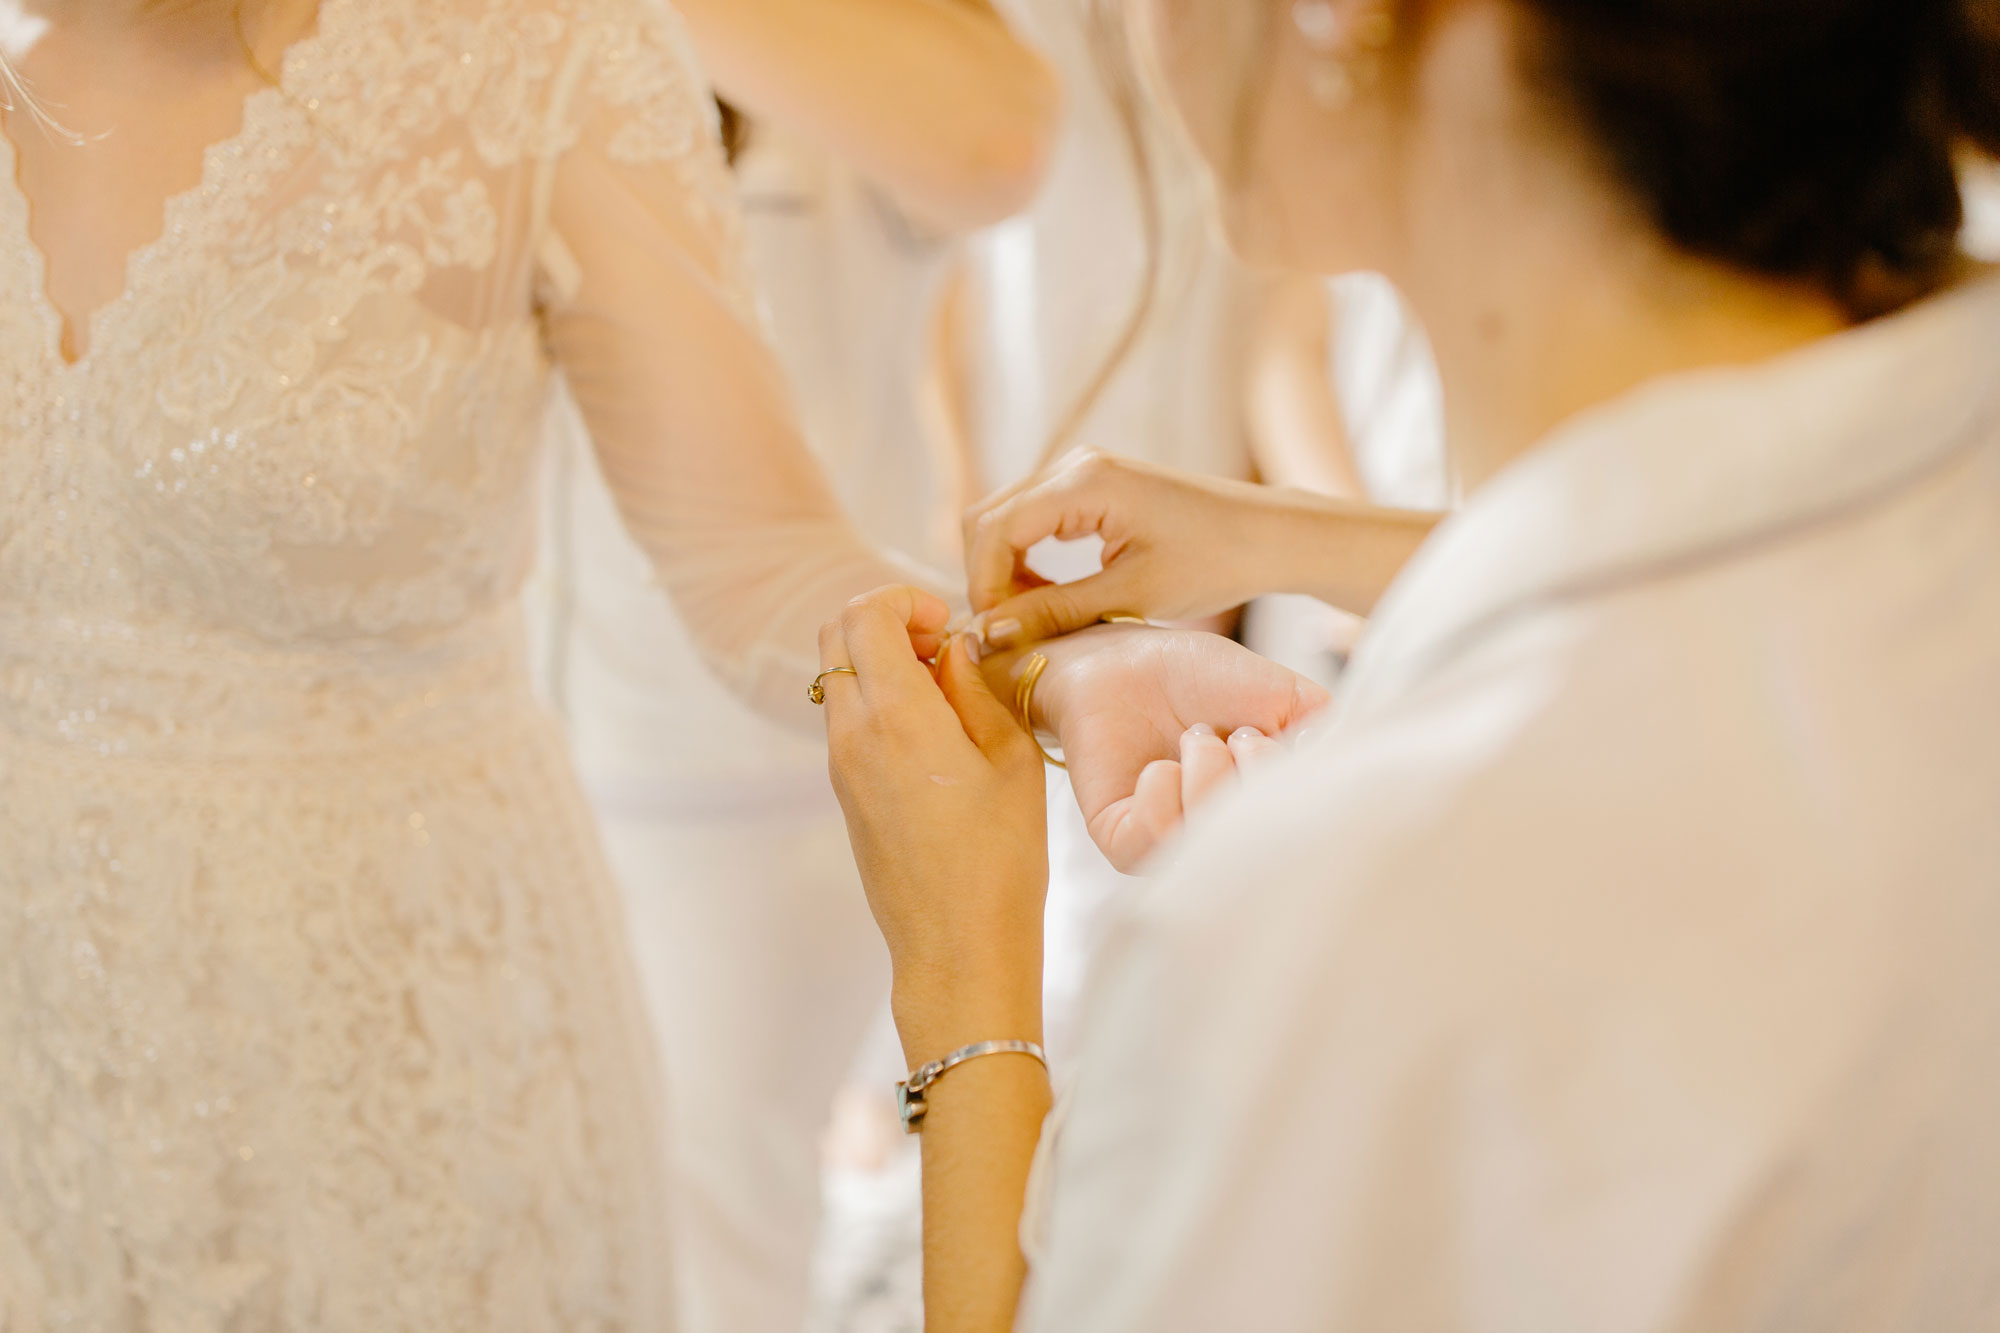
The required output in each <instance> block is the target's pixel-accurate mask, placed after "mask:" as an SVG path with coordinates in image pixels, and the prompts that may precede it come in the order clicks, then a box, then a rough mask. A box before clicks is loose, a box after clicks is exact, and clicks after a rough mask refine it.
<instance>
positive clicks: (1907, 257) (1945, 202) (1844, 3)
mask: <svg viewBox="0 0 2000 1333" xmlns="http://www.w3.org/2000/svg"><path fill="white" fill-rule="evenodd" d="M1524 3H1525V4H1526V6H1527V8H1528V9H1529V10H1530V11H1532V12H1533V13H1534V14H1535V15H1537V17H1538V19H1539V25H1538V26H1539V28H1540V29H1541V31H1540V32H1539V34H1538V36H1539V38H1540V40H1539V41H1537V42H1536V43H1535V55H1534V60H1535V61H1536V63H1537V65H1538V70H1537V72H1538V73H1539V74H1540V75H1541V76H1542V80H1541V81H1542V82H1543V84H1544V86H1548V87H1551V88H1553V89H1554V90H1555V91H1556V92H1557V93H1558V95H1559V96H1562V97H1564V98H1566V99H1567V100H1568V101H1569V102H1570V103H1571V104H1572V105H1573V106H1574V107H1575V108H1576V109H1577V110H1578V111H1580V112H1581V114H1582V115H1583V117H1584V119H1585V121H1586V123H1587V124H1588V125H1589V126H1590V127H1591V129H1592V130H1593V131H1594V132H1595V137H1596V138H1597V139H1598V140H1599V141H1600V142H1601V143H1602V144H1603V145H1605V147H1606V149H1607V151H1608V153H1609V156H1610V159H1611V161H1612V163H1613V164H1614V165H1615V167H1616V169H1617V170H1618V171H1619V173H1620V174H1621V175H1622V177H1623V179H1624V180H1625V181H1626V183H1627V185H1628V186H1629V187H1630V188H1631V189H1633V190H1634V191H1635V192H1636V193H1637V195H1638V196H1639V197H1640V199H1641V200H1643V201H1644V203H1645V204H1646V206H1647V207H1648V208H1649V209H1650V211H1651V213H1652V215H1653V218H1654V220H1655V222H1656V223H1657V224H1658V225H1659V227H1660V228H1661V229H1662V230H1663V231H1664V232H1665V233H1666V234H1667V235H1668V236H1670V237H1671V238H1672V239H1673V240H1674V241H1675V242H1677V243H1678V244H1680V245H1681V246H1683V247H1685V248H1687V249H1688V250H1691V251H1694V252H1697V253H1700V254H1705V255H1709V256H1712V257H1714V258H1717V259H1720V260H1723V261H1725V262H1728V263H1731V264H1734V265H1737V266H1739V267H1742V268H1746V269H1749V270H1752V271H1755V272H1759V273H1766V274H1769V275H1772V276H1774V277H1779V278H1789V279H1798V280H1803V281H1808V282H1813V283H1816V284H1818V285H1820V286H1821V287H1823V288H1824V289H1825V290H1827V291H1829V292H1831V293H1833V294H1834V295H1835V296H1836V297H1838V298H1839V299H1840V300H1841V301H1842V302H1843V303H1844V304H1846V305H1847V307H1848V308H1849V309H1850V310H1852V311H1854V312H1855V313H1856V314H1859V315H1869V314H1874V313H1878V312H1881V311H1884V310H1888V309H1893V308H1894V307H1896V306H1898V305H1901V304H1903V303H1904V302H1906V301H1908V300H1911V299H1913V298H1914V297H1916V296H1919V295H1922V294H1923V293H1925V292H1927V291H1929V290H1931V289H1932V288H1933V287H1935V286H1936V285H1937V284H1938V283H1939V282H1940V281H1941V280H1942V279H1943V277H1944V275H1945V273H1946V271H1947V270H1948V269H1949V267H1950V266H1951V264H1952V262H1953V257H1954V254H1955V245H1956V240H1957V236H1958V232H1959V228H1960V225H1961V222H1962V209H1961V205H1960V199H1959V190H1958V178H1957V174H1956V161H1955V159H1956V156H1957V153H1958V152H1959V150H1960V149H1961V148H1963V147H1965V146H1967V145H1968V144H1970V145H1973V146H1977V147H1980V148H1983V149H1985V150H1986V151H1988V152H1992V153H1996V154H2000V0H1524Z"/></svg>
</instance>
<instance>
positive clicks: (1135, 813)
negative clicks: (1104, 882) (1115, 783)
mask: <svg viewBox="0 0 2000 1333" xmlns="http://www.w3.org/2000/svg"><path fill="white" fill-rule="evenodd" d="M1180 824H1181V765H1180V763H1179V761H1177V760H1173V759H1156V760H1154V761H1153V762H1152V763H1150V764H1148V765H1146V767H1145V768H1144V769H1142V770H1141V771H1140V773H1139V781H1138V783H1137V785H1135V786H1134V787H1133V789H1132V794H1131V795H1130V796H1127V797H1125V798H1124V799H1123V800H1118V801H1113V802H1112V803H1111V804H1110V805H1107V806H1105V807H1104V809H1102V810H1100V811H1098V812H1097V817H1096V818H1094V819H1092V820H1091V821H1090V836H1091V840H1092V841H1093V842H1095V843H1096V844H1097V846H1098V850H1099V851H1102V852H1103V853H1104V856H1105V859H1106V860H1108V861H1110V862H1111V864H1112V865H1113V866H1115V867H1116V868H1117V869H1118V870H1120V871H1122V872H1123V873H1125V874H1127V875H1131V874H1136V873H1138V870H1139V867H1140V866H1141V865H1142V864H1144V862H1145V860H1146V858H1147V857H1148V856H1151V855H1152V854H1153V850H1154V849H1155V848H1157V847H1158V846H1159V845H1160V844H1161V843H1163V842H1165V841H1166V840H1167V839H1168V838H1169V837H1171V836H1173V832H1174V830H1175V829H1177V828H1179V827H1180Z"/></svg>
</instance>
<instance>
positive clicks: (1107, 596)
mask: <svg viewBox="0 0 2000 1333" xmlns="http://www.w3.org/2000/svg"><path fill="white" fill-rule="evenodd" d="M1124 583H1125V580H1124V579H1123V578H1122V577H1120V576H1119V574H1118V573H1117V572H1116V571H1113V570H1105V571H1104V572H1103V573H1100V574H1092V575H1091V576H1090V577H1088V578H1083V579H1078V580H1077V581H1076V582H1074V583H1051V584H1048V585H1047V586H1045V587H1040V588H1031V589H1029V590H1028V591H1026V592H1022V593H1017V594H1015V595H1014V596H1012V597H1008V598H1007V599H1005V600H1004V601H1002V602H1000V603H999V604H998V605H996V606H994V607H993V608H992V609H991V610H989V611H988V612H986V614H985V615H984V616H983V617H982V618H981V623H980V635H981V637H982V638H983V639H984V640H985V641H986V644H987V646H988V647H991V648H1011V647H1013V646H1015V645H1016V644H1023V643H1040V642H1042V641H1043V640H1045V639H1059V638H1061V637H1062V636H1063V635H1065V634H1071V633H1074V632H1075V631H1077V630H1080V629H1088V628H1089V627H1090V626H1092V625H1095V624H1096V623H1097V622H1098V620H1099V619H1101V618H1102V617H1103V616H1104V615H1105V613H1106V612H1109V611H1123V610H1126V609H1127V607H1126V604H1125V599H1124V595H1123V593H1122V592H1121V589H1122V587H1123V585H1124Z"/></svg>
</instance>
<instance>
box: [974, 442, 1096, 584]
mask: <svg viewBox="0 0 2000 1333" xmlns="http://www.w3.org/2000/svg"><path fill="white" fill-rule="evenodd" d="M1116 471H1117V469H1116V466H1115V465H1114V464H1112V463H1111V462H1110V461H1109V460H1107V459H1105V458H1104V457H1103V455H1100V454H1082V455H1076V456H1073V457H1072V458H1070V459H1069V460H1067V461H1065V462H1064V463H1061V464H1058V465H1057V467H1056V469H1055V470H1054V471H1052V472H1051V473H1050V474H1049V475H1048V476H1047V477H1046V478H1043V479H1041V480H1038V481H1036V482H1035V483H1033V484H1031V485H1029V486H1026V487H1024V488H1023V489H1021V490H1019V491H1016V492H1015V493H1013V494H1011V495H1003V496H1002V497H1001V498H1000V499H997V500H995V501H992V502H990V503H989V504H988V505H987V507H986V508H985V509H983V510H982V511H980V512H979V513H978V514H976V515H975V516H974V517H973V518H972V520H971V521H970V523H969V525H968V527H969V531H968V532H967V534H966V552H965V569H966V583H967V587H968V589H969V591H970V593H971V596H972V609H973V610H975V611H984V610H987V609H989V608H991V607H993V606H994V605H996V604H997V603H999V602H1000V601H1001V600H1002V599H1004V598H1005V597H1006V596H1007V595H1008V593H1009V592H1011V591H1012V590H1013V574H1014V569H1015V559H1016V557H1017V556H1018V555H1020V554H1021V553H1022V552H1024V551H1026V550H1027V549H1028V548H1029V547H1031V546H1033V545H1034V544H1035V543H1037V542H1039V541H1042V540H1044V539H1046V538H1049V537H1059V538H1065V539H1067V538H1071V537H1082V536H1086V535H1088V534H1090V533H1093V532H1097V531H1099V530H1100V529H1101V528H1102V527H1103V525H1104V521H1105V518H1106V516H1107V515H1108V514H1109V513H1110V512H1111V505H1112V496H1111V491H1112V489H1113V482H1112V478H1113V477H1114V476H1115V475H1116Z"/></svg>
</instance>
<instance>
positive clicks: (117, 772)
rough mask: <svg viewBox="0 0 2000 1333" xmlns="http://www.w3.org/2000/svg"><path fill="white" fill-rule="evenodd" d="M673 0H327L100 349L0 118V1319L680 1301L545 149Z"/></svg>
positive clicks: (638, 59) (589, 1317)
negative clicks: (607, 744)
mask: <svg viewBox="0 0 2000 1333" xmlns="http://www.w3.org/2000/svg"><path fill="white" fill-rule="evenodd" d="M712 116H713V109H712V106H711V105H710V104H709V103H708V102H707V100H706V91H705V88H704V86H703V84H702V81H701V79H700V77H699V75H698V74H697V73H696V72H695V71H694V70H693V67H692V64H691V62H690V60H689V59H688V57H687V53H686V50H685V46H684V42H683V39H682V37H681V35H680V33H679V30H678V27H677V25H676V22H675V20H674V18H673V16H672V15H671V14H670V13H669V12H667V11H666V9H665V8H664V6H663V5H662V4H660V3H658V0H325V3H324V4H323V5H322V12H321V18H320V25H319V29H318V31H317V32H316V33H315V34H314V35H313V36H311V37H309V38H307V39H305V40H304V41H302V42H301V43H300V44H298V45H297V46H295V47H294V48H293V49H292V50H291V52H289V53H288V55H287V58H286V60H285V64H284V69H283V75H282V86H281V87H279V88H273V89H270V90H267V91H265V92H260V93H258V94H256V95H254V96H253V97H252V98H251V99H250V100H249V102H248V103H247V104H246V107H245V114H244V120H243V125H242V128H241V130H240V132H239V133H238V134H237V135H235V136H234V137H233V138H230V139H228V140H226V141H225V142H223V143H220V144H217V145H215V146H214V147H212V148H210V149H209V150H208V152H207V154H206V157H205V167H204V175H203V178H202V182H201V184H200V185H199V186H198V187H197V188H196V189H194V190H192V191H190V192H188V193H187V194H184V195H182V196H179V197H177V198H175V199H173V200H171V201H169V203H168V206H167V209H166V214H165V226H164V230H163V232H162V234H161V236H160V239H159V240H158V241H157V242H155V243H154V244H152V245H150V246H148V247H146V248H144V249H143V250H141V251H140V252H139V253H138V254H136V255H134V256H133V257H132V259H131V262H130V264H129V266H128V269H127V274H128V284H127V288H126V291H125V294H124V295H123V296H121V297H120V298H118V299H117V300H116V301H115V302H114V303H113V304H112V305H111V306H109V307H107V308H106V309H105V310H103V311H101V312H99V314H98V315H97V316H96V317H94V318H93V319H92V321H91V323H90V327H89V330H88V332H89V337H88V349H89V350H88V353H87V355H86V356H85V357H84V358H83V360H81V361H80V362H78V363H76V364H74V365H71V364H66V363H65V362H64V361H63V359H62V357H61V355H60V354H59V352H58V350H57V349H58V346H59V336H60V332H61V329H60V317H59V316H58V315H57V314H56V313H55V311H54V308H53V306H52V305H50V303H49V302H48V300H47V298H46V296H45V294H44V293H45V278H46V275H45V273H44V272H43V266H42V259H41V257H40V255H39V253H38V252H37V251H36V250H35V248H34V246H33V244H32V242H31V241H30V239H29V235H30V234H29V231H28V210H27V203H26V200H25V199H24V198H23V197H22V196H21V195H20V193H19V191H18V189H16V188H15V187H13V186H12V184H11V183H10V182H11V178H12V177H13V175H14V171H13V161H12V154H11V149H8V148H7V147H6V146H5V142H4V139H0V157H4V158H5V160H4V161H0V178H5V179H0V1329H4V1330H6V1333H17V1331H20V1330H33V1331H35V1333H39V1331H40V1330H44V1329H49V1330H53V1329H58V1328H60V1329H66V1330H106V1331H111V1330H116V1331H118V1333H139V1331H140V1330H146V1331H147V1333H181V1331H182V1330H186V1331H187V1333H193V1331H194V1330H202V1331H203V1333H214V1331H216V1330H259V1331H260V1333H261V1331H263V1330H275V1329H295V1330H307V1329H311V1330H355V1331H357V1333H359V1331H360V1330H368V1331H369V1333H376V1331H379V1330H401V1329H408V1330H418V1329H423V1330H435V1329H474V1328H477V1329H492V1330H502V1329H520V1330H524V1331H525V1330H557V1329H560V1330H586V1329H588V1330H614V1329H636V1328H644V1329H649V1330H650V1329H658V1328H662V1327H666V1326H668V1325H669V1324H670V1319H669V1316H668V1310H667V1293H666V1292H665V1291H664V1287H663V1276H662V1275H663V1274H664V1272H665V1269H666V1267H667V1264H666V1255H665V1250H664V1241H663V1237H662V1232H661V1225H660V1216H661V1213H662V1206H661V1201H660V1199H659V1197H658V1191H659V1188H660V1175H659V1164H658V1161H657V1151H656V1146H655V1144H656V1135H657V1126H656V1124H655V1122H654V1120H653V1114H654V1097H653V1090H652V1087H651V1073H650V1067H649V1062H650V1058H651V1057H650V1046H649V1044H648V1043H647V1042H646V1040H645V1036H644V1029H643V1022H642V1020H641V1019H640V1017H639V1010H638V1008H637V1005H636V1001H635V999H634V997H633V995H632V992H631V987H630V978H629V976H628V975H627V973H626V969H625V967H624V966H623V959H624V957H625V953H624V944H623V940H622V938H621V936H620V933H619V931H620V927H619V923H618V920H617V917H616V910H615V903H614V899H613V896H612V894H611V892H610V890H609V887H608V882H607V878H606V874H605V872H604V870H603V869H602V867H601V864H600V861H599V858H598V854H597V851H596V848H595V844H594V841H593V835H592V833H591V830H590V827H589V823H588V820H587V817H586V816H585V814H584V812H583V809H582V806H581V804H580V802H579V801H578V799H577V797H576V794H575V790H574V784H573V781H572V779H571V777H570V775H569V774H568V771H567V767H566V764H565V761H564V759H563V755H562V749H561V745H560V743H559V741H558V738H557V737H556V736H555V735H554V734H553V733H552V732H551V731H550V730H549V728H548V727H547V726H546V724H545V723H544V722H543V720H542V719H541V717H540V715H539V714H538V713H537V712H536V710H535V709H534V707H533V705H532V704H531V703H530V699H529V694H528V690H527V685H526V681H525V677H524V673H523V671H522V669H521V663H520V658H521V648H520V638H521V636H520V632H519V627H518V623H517V621H516V618H515V615H514V612H513V603H514V600H515V597H516V594H517V592H518V588H519V585H520V582H521V579H522V577H523V574H524V571H525V568H526V564H527V560H528V555H529V550H530V545H531V542H532V524H531V515H532V513H533V512H534V498H533V490H534V481H535V475H536V466H537V453H538V446H539V444H540V423H541V418H542V413H543V410H544V406H545V401H546V395H547V387H548V380H549V376H550V365H549V354H548V352H547V351H546V339H545V337H544V333H543V329H542V327H541V323H540V318H539V313H538V309H537V306H536V295H535V294H536V292H537V291H538V290H539V289H540V288H541V286H542V285H543V283H544V280H545V275H544V274H542V273H541V272H540V271H539V267H538V251H539V249H540V248H541V246H542V243H543V241H544V239H545V233H546V221H547V219H546V216H545V215H544V213H543V212H542V210H543V208H544V206H545V200H546V197H547V193H548V183H549V180H550V178H551V174H552V173H554V172H556V171H558V170H560V169H561V166H562V163H563V162H564V161H565V160H566V158H567V156H568V155H570V154H573V153H577V152H590V153H593V154H595V155H596V156H598V157H601V158H602V159H603V160H604V161H605V162H606V163H607V164H610V166H608V167H607V168H606V169H612V168H614V167H616V166H618V165H623V166H628V167H633V168H635V169H643V170H644V171H646V172H650V173H655V174H658V173H662V172H664V173H666V178H667V179H669V180H671V182H673V188H672V189H669V190H668V191H666V193H667V194H668V195H670V196H673V197H676V198H677V199H678V200H679V201H680V205H681V207H682V209H683V212H684V222H685V227H686V230H687V232H688V234H690V235H694V236H698V237H702V238H704V243H705V244H707V245H709V246H710V247H711V248H712V249H713V251H714V253H715V255H717V256H719V257H720V258H719V260H718V261H717V263H718V276H717V279H716V283H717V286H718V288H719V289H721V290H723V291H725V292H726V293H727V294H728V296H729V298H730V299H731V300H732V301H734V302H737V303H739V304H740V306H741V308H743V309H745V310H747V309H749V308H750V306H751V302H750V300H749V297H748V295H747V292H748V288H747V285H746V284H745V283H744V282H743V280H742V275H741V272H740V268H739V267H738V266H737V261H736V259H735V256H736V254H737V252H738V249H739V246H738V242H737V240H736V237H735V223H734V214H733V211H732V205H731V202H730V195H729V192H728V189H727V183H726V171H725V168H724V166H723V164H722V162H721V158H720V154H719V152H718V151H717V150H716V148H715V145H714V141H713V126H712Z"/></svg>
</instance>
